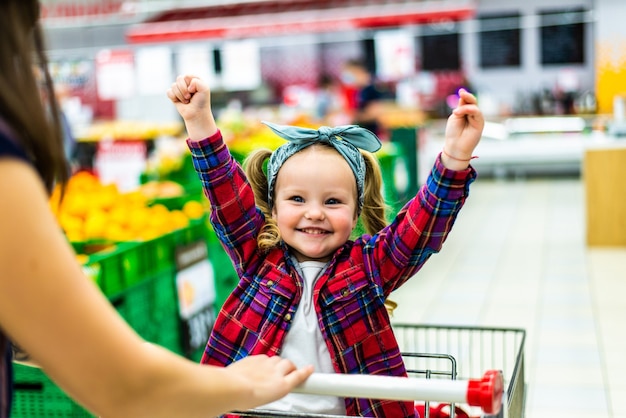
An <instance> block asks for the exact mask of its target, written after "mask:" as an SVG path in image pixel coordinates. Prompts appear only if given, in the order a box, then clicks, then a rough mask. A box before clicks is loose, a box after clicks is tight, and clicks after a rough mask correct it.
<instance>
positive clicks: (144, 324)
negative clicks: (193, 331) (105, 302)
mask: <svg viewBox="0 0 626 418" xmlns="http://www.w3.org/2000/svg"><path fill="white" fill-rule="evenodd" d="M110 300H111V303H112V304H113V306H114V307H115V308H116V309H117V311H118V312H119V313H120V315H121V316H122V318H124V320H125V321H126V322H127V323H128V324H129V325H130V326H131V327H132V328H133V329H134V330H135V331H136V332H137V333H138V334H139V335H140V336H141V337H142V338H144V339H145V340H147V341H150V342H152V343H154V344H158V345H161V346H163V347H165V348H167V349H169V350H171V351H173V352H175V353H178V354H180V353H181V352H182V349H181V335H180V319H179V315H178V295H177V292H176V283H175V269H174V268H173V267H172V268H170V270H165V271H163V272H161V274H158V275H156V276H155V277H153V278H151V279H146V280H144V281H142V282H141V283H137V284H135V285H133V286H131V287H129V288H127V289H126V290H125V291H123V292H121V293H119V294H117V295H116V296H114V297H112V298H111V299H110Z"/></svg>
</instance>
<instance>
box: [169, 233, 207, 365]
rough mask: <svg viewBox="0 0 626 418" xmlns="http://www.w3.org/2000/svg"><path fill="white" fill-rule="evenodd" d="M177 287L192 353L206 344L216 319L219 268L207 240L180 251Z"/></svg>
mask: <svg viewBox="0 0 626 418" xmlns="http://www.w3.org/2000/svg"><path fill="white" fill-rule="evenodd" d="M176 265H177V270H178V271H177V273H176V287H177V290H178V306H179V313H180V318H181V321H182V329H183V337H184V349H185V351H186V352H187V353H192V352H194V351H195V350H197V349H198V348H200V347H202V346H204V345H205V344H206V342H207V340H208V338H209V334H210V332H211V329H212V327H213V323H214V322H215V308H214V305H215V271H214V270H213V266H212V265H211V262H210V260H209V258H208V249H207V245H206V242H204V241H197V242H195V243H192V244H189V245H185V246H182V247H179V248H178V249H177V250H176Z"/></svg>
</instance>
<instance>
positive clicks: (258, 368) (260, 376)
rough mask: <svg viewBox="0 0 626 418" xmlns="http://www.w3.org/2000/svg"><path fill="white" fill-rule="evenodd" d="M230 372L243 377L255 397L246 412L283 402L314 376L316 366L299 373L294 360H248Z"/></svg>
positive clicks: (257, 358)
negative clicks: (267, 404) (294, 390)
mask: <svg viewBox="0 0 626 418" xmlns="http://www.w3.org/2000/svg"><path fill="white" fill-rule="evenodd" d="M226 369H227V370H228V372H229V373H231V374H235V373H236V374H239V375H240V376H241V378H242V380H243V383H242V384H243V385H246V386H248V387H250V388H251V389H252V393H253V396H252V397H251V398H250V399H248V401H249V405H243V408H244V409H248V408H252V407H256V406H258V405H263V404H266V403H270V402H272V401H274V400H277V399H280V398H282V397H283V396H285V395H287V394H288V393H289V392H291V391H292V390H293V389H294V388H295V387H296V386H298V385H300V384H301V383H303V382H304V381H305V380H306V379H307V378H308V377H309V376H310V375H311V373H313V366H307V367H302V368H299V369H298V368H296V366H295V365H294V364H293V363H292V362H291V361H290V360H287V359H283V358H281V357H278V356H273V357H268V356H266V355H255V356H250V357H245V358H243V359H241V360H239V361H237V362H235V363H232V364H231V365H229V366H228V367H227V368H226Z"/></svg>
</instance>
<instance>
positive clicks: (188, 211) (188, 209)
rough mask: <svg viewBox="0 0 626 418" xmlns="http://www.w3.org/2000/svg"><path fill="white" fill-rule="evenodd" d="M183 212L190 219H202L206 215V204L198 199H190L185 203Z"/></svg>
mask: <svg viewBox="0 0 626 418" xmlns="http://www.w3.org/2000/svg"><path fill="white" fill-rule="evenodd" d="M183 213H184V214H185V215H187V217H189V219H200V218H202V217H203V216H204V206H203V205H202V203H200V202H198V201H195V200H190V201H188V202H186V203H185V204H184V205H183Z"/></svg>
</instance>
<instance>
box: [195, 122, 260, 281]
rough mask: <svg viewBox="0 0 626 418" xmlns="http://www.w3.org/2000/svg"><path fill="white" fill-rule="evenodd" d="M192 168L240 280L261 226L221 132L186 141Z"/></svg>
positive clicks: (239, 167) (258, 216)
mask: <svg viewBox="0 0 626 418" xmlns="http://www.w3.org/2000/svg"><path fill="white" fill-rule="evenodd" d="M187 146H188V147H189V150H190V151H191V156H192V160H193V165H194V167H195V169H196V172H197V173H198V176H199V177H200V181H201V182H202V188H203V189H204V194H205V195H206V197H207V198H208V199H209V201H210V203H211V214H210V218H209V219H210V221H211V224H212V225H213V228H214V229H215V232H216V234H217V236H218V237H219V239H220V241H221V242H222V243H223V244H224V246H225V248H226V251H227V252H228V254H229V256H230V258H231V260H233V263H234V265H235V269H236V270H237V273H239V276H240V277H241V272H242V271H244V270H245V269H246V267H247V266H246V263H247V262H249V261H250V260H252V259H254V258H255V257H252V255H253V254H254V253H256V250H257V241H256V237H257V235H258V231H259V230H260V229H261V227H262V225H263V223H264V217H263V215H262V214H261V213H260V212H259V211H258V210H257V208H256V205H255V202H254V194H253V192H252V188H251V186H250V184H249V183H248V181H247V179H246V176H245V174H244V172H243V170H242V169H241V166H240V165H239V164H238V163H237V161H236V160H235V159H234V158H233V157H232V156H231V154H230V152H229V151H228V148H227V147H226V144H225V143H224V141H223V139H222V134H221V132H219V131H218V132H217V133H215V134H214V135H212V136H210V137H209V138H205V139H203V140H201V141H197V142H195V141H190V140H187Z"/></svg>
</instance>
